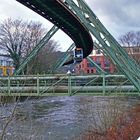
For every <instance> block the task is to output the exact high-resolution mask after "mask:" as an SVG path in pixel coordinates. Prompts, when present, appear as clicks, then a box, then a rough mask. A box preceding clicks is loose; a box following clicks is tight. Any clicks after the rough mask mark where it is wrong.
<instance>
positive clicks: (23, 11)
mask: <svg viewBox="0 0 140 140" xmlns="http://www.w3.org/2000/svg"><path fill="white" fill-rule="evenodd" d="M86 2H87V3H88V4H89V5H90V7H91V8H92V10H93V11H94V13H95V14H96V15H97V16H98V18H99V19H100V21H101V22H102V23H103V24H104V26H105V27H106V28H107V30H109V32H110V33H111V34H112V35H113V36H114V37H115V38H116V39H118V38H119V36H121V35H123V34H125V33H126V32H128V31H133V30H134V31H137V30H140V12H139V9H140V0H86ZM9 17H10V18H15V19H18V18H20V19H24V20H33V21H40V22H41V23H43V25H44V26H45V27H47V28H48V29H50V28H51V27H52V26H53V25H52V24H51V23H50V22H48V21H47V20H46V19H44V18H42V17H41V16H39V15H38V14H36V13H34V12H32V11H31V10H29V9H28V8H26V7H24V6H23V5H21V4H19V3H18V2H16V1H15V0H0V21H3V20H4V19H6V18H9ZM53 39H55V40H56V41H58V42H59V43H60V45H61V47H62V49H63V50H66V49H67V48H68V47H69V46H70V45H71V43H72V40H71V39H70V38H69V37H68V36H67V35H65V33H63V32H62V31H59V32H58V33H56V34H55V36H54V37H53Z"/></svg>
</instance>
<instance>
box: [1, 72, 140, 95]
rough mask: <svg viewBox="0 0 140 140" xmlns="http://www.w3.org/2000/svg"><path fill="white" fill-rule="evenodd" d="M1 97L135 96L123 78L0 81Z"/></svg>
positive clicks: (46, 77) (15, 78) (43, 77)
mask: <svg viewBox="0 0 140 140" xmlns="http://www.w3.org/2000/svg"><path fill="white" fill-rule="evenodd" d="M0 94H1V95H2V96H59V95H69V96H72V95H104V96H105V95H107V96H110V95H111V96H112V95H139V92H138V90H137V89H136V88H135V87H134V86H133V85H132V84H131V83H130V81H129V80H128V79H127V78H126V77H125V76H124V75H104V74H102V75H85V76H80V75H71V74H66V75H58V74H55V75H52V74H49V75H36V76H35V75H28V76H13V77H0Z"/></svg>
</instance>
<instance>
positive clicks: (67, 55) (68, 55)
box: [52, 43, 75, 73]
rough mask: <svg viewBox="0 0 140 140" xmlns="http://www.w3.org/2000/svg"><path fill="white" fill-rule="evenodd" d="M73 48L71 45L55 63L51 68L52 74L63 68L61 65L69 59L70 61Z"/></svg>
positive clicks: (73, 45)
mask: <svg viewBox="0 0 140 140" xmlns="http://www.w3.org/2000/svg"><path fill="white" fill-rule="evenodd" d="M74 48H75V44H74V43H73V44H72V45H71V46H70V47H69V48H68V50H67V51H66V52H65V54H64V55H63V56H62V57H61V58H60V59H59V60H58V61H56V63H55V64H54V65H53V67H52V73H54V72H55V71H57V70H58V69H59V68H61V67H62V66H63V64H64V63H65V62H66V61H68V60H69V59H71V57H72V54H71V52H72V50H73V49H74Z"/></svg>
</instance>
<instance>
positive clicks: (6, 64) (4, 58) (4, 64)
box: [0, 54, 14, 76]
mask: <svg viewBox="0 0 140 140" xmlns="http://www.w3.org/2000/svg"><path fill="white" fill-rule="evenodd" d="M13 72H14V66H13V61H12V59H11V58H10V57H9V56H8V55H6V54H0V76H8V75H12V74H13Z"/></svg>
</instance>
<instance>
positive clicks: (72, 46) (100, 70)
mask: <svg viewBox="0 0 140 140" xmlns="http://www.w3.org/2000/svg"><path fill="white" fill-rule="evenodd" d="M75 47H76V46H75V44H74V43H73V44H72V45H71V46H70V47H69V48H68V50H67V51H66V53H65V54H64V55H63V56H62V57H61V58H60V59H59V60H58V61H57V62H56V63H55V64H54V66H53V68H52V69H53V72H54V71H56V70H58V69H59V68H60V67H62V65H63V64H64V63H65V62H66V61H68V59H69V58H70V57H71V55H70V52H71V51H72V50H73V49H74V48H75ZM87 60H88V61H89V62H90V63H92V64H93V65H94V66H95V67H96V69H97V71H98V73H100V74H105V73H106V72H105V71H104V70H103V69H102V68H101V67H100V66H98V65H97V64H96V63H95V62H94V61H93V59H91V58H90V57H89V56H88V57H87Z"/></svg>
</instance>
